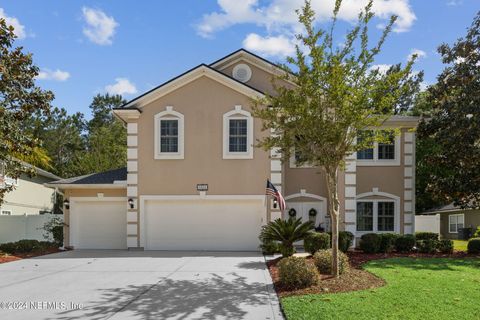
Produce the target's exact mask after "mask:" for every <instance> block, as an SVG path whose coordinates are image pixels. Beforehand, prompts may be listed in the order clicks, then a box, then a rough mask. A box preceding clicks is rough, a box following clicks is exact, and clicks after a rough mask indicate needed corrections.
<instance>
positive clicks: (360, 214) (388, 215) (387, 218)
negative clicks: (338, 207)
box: [356, 189, 400, 234]
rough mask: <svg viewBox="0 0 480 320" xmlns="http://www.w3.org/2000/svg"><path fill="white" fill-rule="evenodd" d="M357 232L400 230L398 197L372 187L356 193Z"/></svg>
mask: <svg viewBox="0 0 480 320" xmlns="http://www.w3.org/2000/svg"><path fill="white" fill-rule="evenodd" d="M356 222H357V232H358V233H360V234H361V233H369V232H380V233H381V232H397V233H398V232H400V198H399V197H397V196H395V195H393V194H390V193H385V192H379V191H378V190H376V189H374V191H373V192H367V193H362V194H359V195H357V221H356Z"/></svg>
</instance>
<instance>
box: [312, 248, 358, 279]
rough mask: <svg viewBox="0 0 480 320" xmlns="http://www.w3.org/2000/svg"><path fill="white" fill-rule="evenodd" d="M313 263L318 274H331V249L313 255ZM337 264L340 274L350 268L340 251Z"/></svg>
mask: <svg viewBox="0 0 480 320" xmlns="http://www.w3.org/2000/svg"><path fill="white" fill-rule="evenodd" d="M313 261H314V262H315V266H316V267H317V269H318V271H319V272H320V273H323V274H330V273H332V249H328V250H320V251H317V252H316V253H315V254H314V255H313ZM338 264H339V272H340V274H342V273H344V272H345V271H347V270H348V268H349V267H350V265H349V263H348V257H347V255H346V254H345V253H343V252H341V251H340V252H338Z"/></svg>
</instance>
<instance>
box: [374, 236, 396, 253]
mask: <svg viewBox="0 0 480 320" xmlns="http://www.w3.org/2000/svg"><path fill="white" fill-rule="evenodd" d="M378 236H379V237H380V247H379V252H382V253H390V252H392V251H393V250H394V249H395V240H397V238H398V235H397V234H395V233H381V234H379V235H378Z"/></svg>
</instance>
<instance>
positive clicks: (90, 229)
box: [70, 200, 127, 249]
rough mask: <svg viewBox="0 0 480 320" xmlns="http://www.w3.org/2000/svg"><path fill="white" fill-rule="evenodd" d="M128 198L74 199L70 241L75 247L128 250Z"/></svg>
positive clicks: (71, 212) (71, 209)
mask: <svg viewBox="0 0 480 320" xmlns="http://www.w3.org/2000/svg"><path fill="white" fill-rule="evenodd" d="M126 211H127V209H126V204H125V201H108V200H107V201H75V202H73V201H72V202H71V204H70V237H71V238H70V239H71V240H70V243H71V245H73V247H74V248H75V249H126V248H127V213H126Z"/></svg>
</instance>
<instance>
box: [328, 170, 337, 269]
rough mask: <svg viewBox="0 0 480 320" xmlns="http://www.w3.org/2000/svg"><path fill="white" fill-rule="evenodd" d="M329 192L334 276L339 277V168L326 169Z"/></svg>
mask: <svg viewBox="0 0 480 320" xmlns="http://www.w3.org/2000/svg"><path fill="white" fill-rule="evenodd" d="M325 178H326V180H327V192H328V214H329V215H330V220H331V228H332V276H335V277H338V276H339V275H340V273H339V270H340V268H339V266H338V220H339V217H340V210H339V201H338V190H337V187H338V167H335V168H325Z"/></svg>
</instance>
